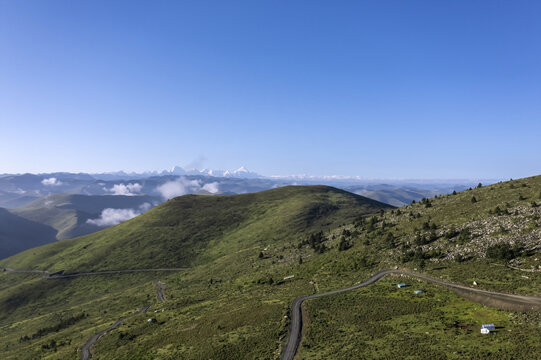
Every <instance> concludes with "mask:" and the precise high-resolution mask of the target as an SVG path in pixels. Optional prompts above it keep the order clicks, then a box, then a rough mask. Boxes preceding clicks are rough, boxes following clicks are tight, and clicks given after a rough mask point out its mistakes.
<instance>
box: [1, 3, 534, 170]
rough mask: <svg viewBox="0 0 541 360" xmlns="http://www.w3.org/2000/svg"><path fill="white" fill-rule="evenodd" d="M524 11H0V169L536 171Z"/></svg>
mask: <svg viewBox="0 0 541 360" xmlns="http://www.w3.org/2000/svg"><path fill="white" fill-rule="evenodd" d="M540 18H541V2H539V1H533V0H532V1H510V0H509V1H493V0H487V1H476V0H468V1H437V0H436V1H434V0H429V1H403V0H397V1H379V0H377V1H376V0H374V1H313V0H306V1H275V0H273V1H254V0H247V1H221V0H220V1H204V0H203V1H199V0H197V1H195V0H194V1H150V0H149V1H144V2H140V1H131V0H130V1H116V0H115V1H109V0H107V1H95V0H93V1H71V0H69V1H68V0H66V1H58V0H57V1H26V0H25V1H12V0H0V173H4V172H27V171H28V172H48V171H88V172H99V171H112V170H120V169H123V170H128V171H141V170H152V169H163V168H169V167H171V166H172V165H175V164H178V165H181V166H186V165H187V164H190V163H193V162H194V161H196V160H198V159H199V160H200V159H203V158H204V159H206V160H205V161H196V162H197V163H198V165H200V166H203V167H210V168H223V169H227V168H236V167H239V166H240V165H245V166H246V167H247V168H248V169H250V170H253V171H257V172H259V173H262V174H265V175H273V174H300V173H307V174H313V175H318V174H341V175H360V176H365V177H368V178H509V177H513V178H517V177H523V176H528V175H535V174H540V173H541V41H540V39H541V21H539V19H540Z"/></svg>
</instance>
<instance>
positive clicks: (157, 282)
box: [154, 280, 166, 302]
mask: <svg viewBox="0 0 541 360" xmlns="http://www.w3.org/2000/svg"><path fill="white" fill-rule="evenodd" d="M154 285H156V287H157V288H158V290H157V291H156V292H157V294H158V300H160V302H164V301H165V300H166V298H165V284H164V283H162V282H161V281H160V280H154Z"/></svg>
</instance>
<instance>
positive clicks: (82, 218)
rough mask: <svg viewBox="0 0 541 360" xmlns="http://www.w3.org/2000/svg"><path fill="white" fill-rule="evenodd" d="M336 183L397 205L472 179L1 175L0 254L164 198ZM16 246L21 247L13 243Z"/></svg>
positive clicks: (91, 227) (88, 229) (206, 173)
mask: <svg viewBox="0 0 541 360" xmlns="http://www.w3.org/2000/svg"><path fill="white" fill-rule="evenodd" d="M318 184H322V185H331V186H335V187H337V188H340V189H343V190H346V191H349V192H351V193H355V194H357V195H362V196H365V197H368V198H370V199H373V200H377V201H380V202H383V203H386V204H389V205H392V206H403V205H406V204H410V203H411V202H412V201H413V200H415V201H419V200H421V199H422V198H430V197H433V196H435V195H441V194H448V193H451V192H453V191H454V190H456V191H461V190H465V189H467V188H468V187H471V186H474V185H475V184H476V182H474V181H470V182H468V181H463V182H462V183H460V182H459V181H457V182H447V183H446V182H445V181H441V182H421V181H419V182H405V181H402V182H395V183H383V182H378V183H370V182H367V180H362V179H360V178H355V177H333V176H330V177H313V176H294V177H284V178H280V177H273V178H268V177H263V176H261V175H259V174H257V173H254V172H251V171H249V170H247V169H246V168H245V167H240V168H239V169H237V170H233V171H228V170H226V171H222V170H211V169H205V170H197V169H192V170H184V169H183V168H181V167H179V166H175V167H173V168H171V169H170V170H164V171H162V172H146V173H126V172H122V171H120V172H115V173H102V174H86V173H78V174H74V173H67V172H57V173H48V174H22V175H2V176H0V208H5V209H9V210H4V209H1V210H2V213H1V214H0V215H1V216H2V219H3V220H2V221H4V222H5V223H6V224H7V223H10V224H13V226H10V229H9V231H7V230H4V229H3V228H1V227H0V233H1V234H2V236H3V237H4V238H5V240H3V242H4V244H3V245H2V246H4V248H5V249H4V250H2V249H0V258H1V257H5V256H8V255H10V254H13V253H15V252H18V251H21V250H24V249H27V248H29V247H33V246H37V245H42V244H45V243H49V242H52V241H56V240H65V239H69V238H73V237H77V236H81V235H86V234H90V233H93V232H96V231H98V230H100V229H103V228H106V227H109V226H112V225H116V224H119V223H121V222H123V221H125V220H128V219H131V218H133V217H135V216H137V215H139V214H142V213H144V212H145V211H147V210H149V209H150V208H152V207H154V206H156V205H158V204H161V203H162V202H164V201H165V200H168V199H171V198H174V197H177V196H180V195H185V194H196V195H234V194H244V193H253V192H258V191H262V190H269V189H274V188H278V187H282V186H286V185H318ZM8 242H10V243H17V245H13V244H12V245H9V244H8Z"/></svg>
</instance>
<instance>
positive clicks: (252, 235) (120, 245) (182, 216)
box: [1, 186, 389, 271]
mask: <svg viewBox="0 0 541 360" xmlns="http://www.w3.org/2000/svg"><path fill="white" fill-rule="evenodd" d="M386 208H389V206H387V205H385V204H382V203H378V202H376V201H373V200H369V199H367V198H364V197H361V196H358V195H354V194H351V193H348V192H345V191H341V190H338V189H334V188H330V187H324V186H320V187H284V188H280V189H275V190H268V191H263V192H260V193H253V194H245V195H234V196H217V197H216V196H212V197H211V196H209V197H207V196H196V195H188V196H182V197H179V198H176V199H173V200H170V201H168V202H167V203H165V204H163V205H162V206H159V207H157V208H154V209H152V210H150V211H148V212H147V213H145V214H143V215H142V216H139V217H137V218H135V219H132V220H130V221H127V222H124V223H122V224H120V225H118V226H115V227H112V228H109V229H105V230H103V231H101V232H99V233H96V234H91V235H88V236H85V237H82V238H77V239H71V240H65V241H62V242H60V243H55V244H50V245H48V246H44V247H41V248H39V249H31V250H29V251H26V252H23V253H21V254H17V255H16V256H13V257H11V258H10V259H6V260H4V261H2V262H1V263H2V264H4V265H6V266H9V267H14V268H40V269H52V270H61V269H64V270H69V271H81V270H93V269H94V270H97V269H107V268H109V269H110V268H122V269H131V268H151V267H184V266H193V265H196V264H201V263H206V262H209V261H212V260H215V259H218V258H219V257H221V256H224V255H228V254H230V253H234V252H236V251H241V250H244V249H248V248H252V247H255V246H260V245H264V244H273V245H275V246H277V245H279V244H291V243H295V244H296V243H297V241H298V240H299V238H300V237H302V236H304V235H305V234H306V231H307V230H310V231H312V232H314V231H317V230H321V229H328V228H332V227H336V226H337V225H339V224H341V223H344V222H351V221H352V220H354V219H355V218H356V217H358V216H360V215H363V214H367V213H374V212H376V211H378V210H379V209H386Z"/></svg>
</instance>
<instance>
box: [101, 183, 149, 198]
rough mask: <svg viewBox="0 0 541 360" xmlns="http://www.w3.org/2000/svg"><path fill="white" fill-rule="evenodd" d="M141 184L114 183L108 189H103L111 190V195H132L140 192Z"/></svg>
mask: <svg viewBox="0 0 541 360" xmlns="http://www.w3.org/2000/svg"><path fill="white" fill-rule="evenodd" d="M142 189H143V186H142V185H141V184H139V183H133V184H132V183H129V184H127V185H125V184H122V183H121V184H115V185H113V187H112V188H110V189H105V190H107V191H109V192H112V193H113V195H124V196H134V195H137V194H138V193H140V192H141V190H142Z"/></svg>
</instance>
